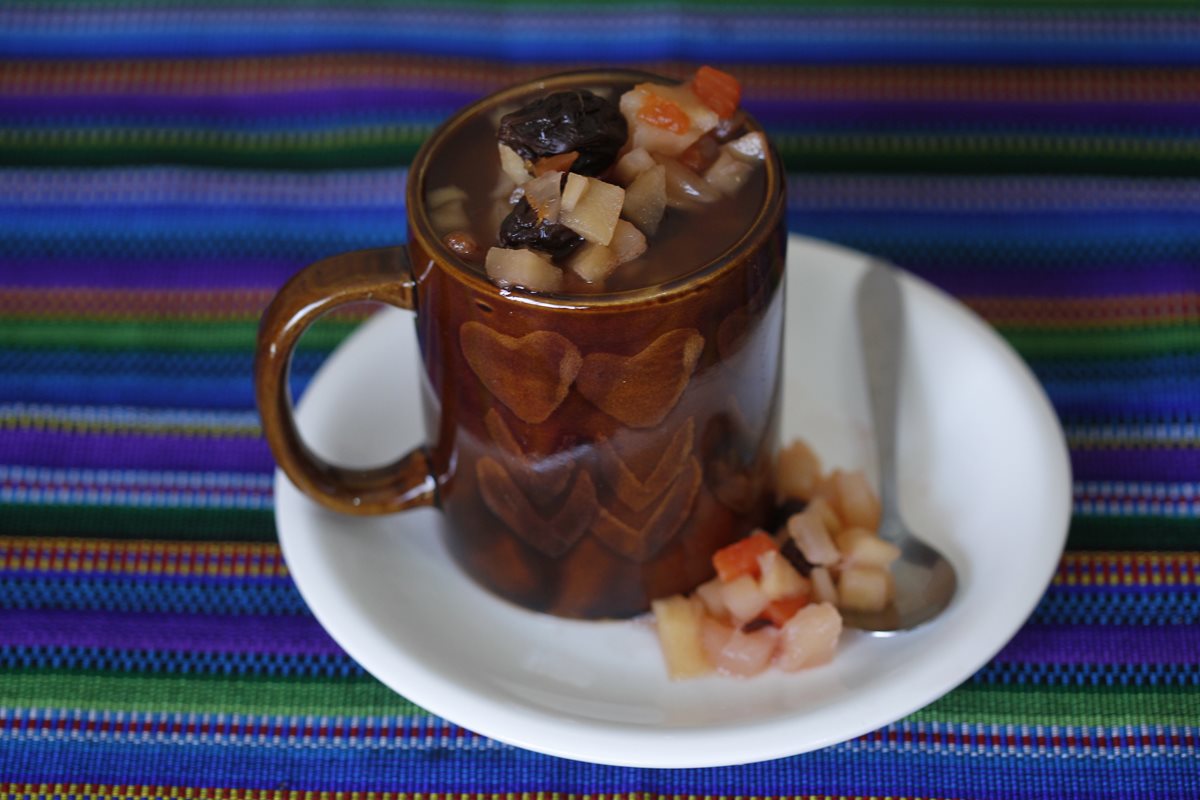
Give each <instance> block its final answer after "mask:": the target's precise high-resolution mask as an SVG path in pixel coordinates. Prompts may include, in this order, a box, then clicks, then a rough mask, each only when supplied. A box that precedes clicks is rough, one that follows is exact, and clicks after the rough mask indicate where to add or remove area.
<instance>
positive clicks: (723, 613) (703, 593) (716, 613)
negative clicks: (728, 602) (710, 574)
mask: <svg viewBox="0 0 1200 800" xmlns="http://www.w3.org/2000/svg"><path fill="white" fill-rule="evenodd" d="M696 596H697V597H699V598H700V602H702V603H704V608H705V610H707V611H708V613H709V614H710V615H712V616H713V617H714V618H715V619H724V618H725V617H727V616H729V609H728V608H726V607H725V600H724V599H723V597H722V594H721V581H720V580H719V579H717V578H713V579H712V580H711V581H705V582H704V583H702V584H700V585H699V586H697V587H696Z"/></svg>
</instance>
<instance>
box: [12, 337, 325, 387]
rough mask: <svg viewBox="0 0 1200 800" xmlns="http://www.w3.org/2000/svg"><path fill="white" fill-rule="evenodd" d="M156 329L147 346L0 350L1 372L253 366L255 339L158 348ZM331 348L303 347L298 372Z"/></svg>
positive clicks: (165, 375)
mask: <svg viewBox="0 0 1200 800" xmlns="http://www.w3.org/2000/svg"><path fill="white" fill-rule="evenodd" d="M153 335H154V334H153V332H152V331H150V330H148V331H147V332H146V337H145V338H146V341H145V342H144V346H145V347H147V349H146V350H133V349H120V350H82V349H80V350H75V349H72V350H66V349H21V350H0V372H5V371H11V372H13V373H18V372H19V373H24V374H26V375H31V376H35V377H49V376H52V375H62V376H64V377H66V376H67V375H71V374H74V375H76V376H77V377H81V378H86V377H92V376H107V377H114V376H117V375H123V376H124V377H128V378H134V377H138V376H141V377H144V378H146V380H175V379H176V378H178V377H180V376H183V375H189V376H193V377H197V378H229V377H239V378H240V377H245V376H247V375H249V374H250V373H251V372H252V371H253V369H254V353H253V352H252V348H253V343H250V342H247V344H246V347H244V348H240V349H239V350H237V351H223V352H203V351H199V352H198V351H190V350H180V351H165V352H163V351H160V352H155V351H153V350H150V349H149V348H151V347H153V346H154V341H153V338H152V337H153ZM327 355H328V351H326V350H319V351H314V350H312V349H307V350H300V351H299V352H297V353H296V354H295V356H294V357H293V359H292V369H293V371H294V372H295V374H296V375H298V376H305V377H307V376H311V375H312V374H313V373H314V372H316V370H317V368H318V367H319V366H321V362H323V361H324V360H325V357H326V356H327Z"/></svg>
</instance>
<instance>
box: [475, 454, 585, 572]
mask: <svg viewBox="0 0 1200 800" xmlns="http://www.w3.org/2000/svg"><path fill="white" fill-rule="evenodd" d="M475 477H476V479H477V480H478V481H479V494H480V496H481V497H482V498H483V502H484V503H485V504H486V505H487V507H488V508H489V509H490V510H491V512H492V513H493V514H495V515H496V516H497V517H498V518H499V519H500V521H501V522H503V523H504V524H505V525H506V526H507V527H508V529H509V530H510V531H512V533H514V534H515V535H517V536H519V537H520V538H521V539H522V540H523V541H525V542H526V543H527V544H529V545H530V546H532V547H534V548H535V549H537V550H539V551H541V552H542V553H544V554H546V555H547V556H549V557H550V558H558V557H559V556H561V555H563V554H564V553H566V552H567V551H568V550H570V549H571V547H572V546H573V545H574V544H575V543H576V542H578V541H579V539H580V537H582V536H583V535H584V534H585V533H587V530H588V528H589V527H590V526H591V524H592V521H593V520H594V519H595V518H596V512H597V510H598V509H599V506H598V505H597V504H596V487H595V485H594V484H593V483H592V478H591V476H590V475H589V474H588V473H587V471H586V470H579V472H577V473H576V478H575V482H574V484H572V486H571V491H570V493H569V494H568V495H567V499H566V500H565V501H564V502H563V504H562V507H561V508H559V510H558V511H557V512H556V513H555V514H553V515H552V516H551V517H550V518H549V519H546V518H545V517H543V516H542V515H541V514H540V513H538V510H537V509H536V508H534V507H533V504H532V503H530V502H529V498H528V497H526V496H525V493H524V492H522V491H521V487H519V486H517V484H516V482H515V481H514V480H513V479H512V477H511V476H509V474H508V471H507V470H506V469H504V466H503V465H502V464H500V462H498V461H496V460H495V459H493V458H489V457H487V456H485V457H483V458H481V459H479V461H477V462H475Z"/></svg>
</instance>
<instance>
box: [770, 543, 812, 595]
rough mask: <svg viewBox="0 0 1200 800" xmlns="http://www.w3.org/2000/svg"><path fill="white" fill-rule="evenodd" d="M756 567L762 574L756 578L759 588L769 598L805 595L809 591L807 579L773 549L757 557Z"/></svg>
mask: <svg viewBox="0 0 1200 800" xmlns="http://www.w3.org/2000/svg"><path fill="white" fill-rule="evenodd" d="M758 569H759V572H760V574H761V575H762V577H760V578H759V579H758V585H759V588H761V589H762V591H763V594H765V595H766V596H767V599H769V600H779V599H781V598H784V597H795V596H796V595H800V594H804V595H806V594H808V593H809V591H810V588H811V587H810V586H809V583H808V580H807V579H806V578H805V577H804V576H803V575H801V574H800V573H799V572H797V571H796V568H795V567H793V566H792V565H791V564H790V563H788V560H787V559H786V558H784V557H783V556H781V555H780V554H779V553H778V552H777V551H775V550H768V551H767V552H765V553H763V554H762V555H760V556H759V557H758Z"/></svg>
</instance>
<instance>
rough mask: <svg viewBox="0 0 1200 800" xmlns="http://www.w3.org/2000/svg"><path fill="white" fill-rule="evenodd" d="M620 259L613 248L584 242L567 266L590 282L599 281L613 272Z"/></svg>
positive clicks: (568, 260)
mask: <svg viewBox="0 0 1200 800" xmlns="http://www.w3.org/2000/svg"><path fill="white" fill-rule="evenodd" d="M619 263H620V261H619V259H618V258H617V254H616V253H614V252H613V251H612V249H611V248H609V247H605V246H604V245H602V244H594V243H593V242H584V243H583V246H582V247H580V248H579V249H578V250H576V251H575V252H574V253H573V254H572V255H571V257H570V258H569V259H567V267H568V268H570V270H571V271H572V272H574V273H575V274H576V275H578V276H579V277H581V278H583V279H584V280H585V281H587V282H588V283H599V282H600V281H602V280H604V279H605V278H607V277H608V276H609V275H611V274H612V271H613V270H614V269H616V268H617V264H619Z"/></svg>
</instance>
